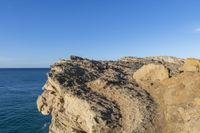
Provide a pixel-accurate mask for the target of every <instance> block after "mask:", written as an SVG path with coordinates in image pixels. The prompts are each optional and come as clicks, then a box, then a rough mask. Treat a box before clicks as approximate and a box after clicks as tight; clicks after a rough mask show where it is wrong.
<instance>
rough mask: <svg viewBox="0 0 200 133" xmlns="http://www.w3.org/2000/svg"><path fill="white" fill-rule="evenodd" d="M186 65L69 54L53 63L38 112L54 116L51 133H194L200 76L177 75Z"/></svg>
mask: <svg viewBox="0 0 200 133" xmlns="http://www.w3.org/2000/svg"><path fill="white" fill-rule="evenodd" d="M184 62H185V61H184V59H178V58H175V57H165V58H164V57H155V58H154V57H149V58H148V57H146V58H135V57H126V58H122V59H120V60H118V61H95V60H89V59H84V58H81V57H77V56H71V57H70V59H67V60H61V61H59V62H57V63H55V64H54V65H52V67H51V70H50V72H49V74H48V80H47V82H46V84H45V85H44V90H43V93H42V94H41V95H40V96H39V97H38V100H37V106H38V110H39V111H40V112H41V113H42V114H44V115H48V114H50V115H51V116H52V121H51V125H50V127H49V133H177V132H180V133H197V132H198V131H199V130H200V129H199V126H198V125H199V124H200V123H199V122H200V120H199V118H200V112H199V110H200V93H199V91H200V89H199V88H200V74H199V73H198V72H183V73H181V71H180V68H181V67H182V66H183V63H184ZM185 63H186V62H185Z"/></svg>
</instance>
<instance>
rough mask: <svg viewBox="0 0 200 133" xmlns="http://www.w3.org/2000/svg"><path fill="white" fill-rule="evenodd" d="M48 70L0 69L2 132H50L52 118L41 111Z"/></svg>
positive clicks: (0, 129) (0, 123) (0, 124)
mask: <svg viewBox="0 0 200 133" xmlns="http://www.w3.org/2000/svg"><path fill="white" fill-rule="evenodd" d="M47 72H48V69H0V133H48V126H49V123H50V117H48V116H47V117H45V116H42V115H41V114H40V113H39V112H38V111H37V106H36V100H37V96H38V95H40V94H41V93H42V89H41V88H42V86H43V85H44V83H45V81H46V78H47V76H46V73H47Z"/></svg>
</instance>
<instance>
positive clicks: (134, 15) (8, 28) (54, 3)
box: [0, 0, 200, 68]
mask: <svg viewBox="0 0 200 133" xmlns="http://www.w3.org/2000/svg"><path fill="white" fill-rule="evenodd" d="M70 55H78V56H82V57H86V58H91V59H98V60H116V59H119V58H121V57H124V56H140V57H144V56H158V55H170V56H177V57H181V58H186V57H196V58H200V0H0V68H7V67H8V68H15V67H16V68H18V67H23V68H24V67H49V65H50V64H52V63H54V62H56V61H58V60H59V59H63V58H68V57H69V56H70Z"/></svg>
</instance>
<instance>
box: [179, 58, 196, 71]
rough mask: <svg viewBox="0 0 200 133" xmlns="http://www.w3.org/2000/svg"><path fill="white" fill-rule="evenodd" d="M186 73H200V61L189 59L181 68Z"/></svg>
mask: <svg viewBox="0 0 200 133" xmlns="http://www.w3.org/2000/svg"><path fill="white" fill-rule="evenodd" d="M180 70H181V71H184V72H188V71H191V72H200V60H199V59H195V58H188V59H187V60H185V63H184V65H183V66H182V67H181V68H180Z"/></svg>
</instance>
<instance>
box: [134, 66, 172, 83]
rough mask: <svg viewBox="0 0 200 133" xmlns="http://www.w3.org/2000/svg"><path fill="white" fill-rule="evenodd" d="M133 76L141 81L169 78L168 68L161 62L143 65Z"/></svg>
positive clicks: (138, 81)
mask: <svg viewBox="0 0 200 133" xmlns="http://www.w3.org/2000/svg"><path fill="white" fill-rule="evenodd" d="M133 78H134V79H135V80H136V81H137V83H140V82H150V83H151V82H156V81H162V80H164V79H167V78H169V72H168V69H167V68H166V67H165V66H164V65H161V64H159V65H158V64H148V65H144V66H142V68H140V69H139V70H137V71H136V72H135V73H134V74H133Z"/></svg>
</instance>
